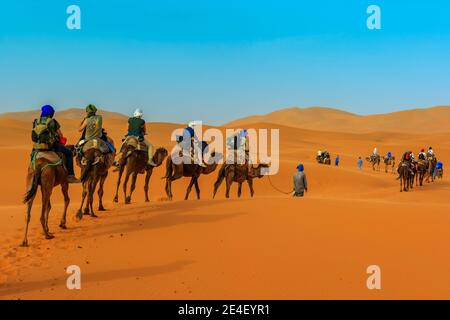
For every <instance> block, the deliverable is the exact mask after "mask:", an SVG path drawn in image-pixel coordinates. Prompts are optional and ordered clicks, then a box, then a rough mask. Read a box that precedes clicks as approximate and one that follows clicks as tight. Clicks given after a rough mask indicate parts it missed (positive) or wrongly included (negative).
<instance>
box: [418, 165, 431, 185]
mask: <svg viewBox="0 0 450 320" xmlns="http://www.w3.org/2000/svg"><path fill="white" fill-rule="evenodd" d="M428 166H429V162H428V160H419V161H417V162H416V171H417V173H416V186H417V185H420V186H423V180H424V178H425V176H426V175H427V174H428Z"/></svg>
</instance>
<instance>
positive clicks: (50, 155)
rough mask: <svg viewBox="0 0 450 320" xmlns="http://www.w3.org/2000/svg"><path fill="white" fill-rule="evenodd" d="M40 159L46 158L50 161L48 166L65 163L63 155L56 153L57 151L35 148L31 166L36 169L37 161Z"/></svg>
mask: <svg viewBox="0 0 450 320" xmlns="http://www.w3.org/2000/svg"><path fill="white" fill-rule="evenodd" d="M39 159H45V160H47V161H48V162H49V164H47V165H46V166H52V167H53V166H59V165H63V164H64V161H63V155H62V154H59V153H56V152H55V151H41V150H34V151H33V152H32V153H31V161H30V168H31V169H32V170H34V169H35V168H36V161H37V160H39Z"/></svg>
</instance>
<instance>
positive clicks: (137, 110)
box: [133, 108, 144, 118]
mask: <svg viewBox="0 0 450 320" xmlns="http://www.w3.org/2000/svg"><path fill="white" fill-rule="evenodd" d="M143 115H144V112H142V110H141V109H139V108H137V109H136V110H135V111H134V114H133V116H134V117H135V118H142V116H143Z"/></svg>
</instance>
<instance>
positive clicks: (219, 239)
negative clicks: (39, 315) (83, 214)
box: [0, 110, 450, 299]
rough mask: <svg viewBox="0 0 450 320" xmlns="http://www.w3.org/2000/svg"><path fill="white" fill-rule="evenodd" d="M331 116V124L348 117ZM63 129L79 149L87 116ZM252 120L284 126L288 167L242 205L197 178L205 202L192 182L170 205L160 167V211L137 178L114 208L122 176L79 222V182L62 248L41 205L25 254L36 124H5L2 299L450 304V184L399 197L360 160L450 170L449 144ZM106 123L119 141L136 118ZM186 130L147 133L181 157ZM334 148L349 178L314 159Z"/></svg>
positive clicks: (66, 121)
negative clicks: (73, 272) (403, 158)
mask: <svg viewBox="0 0 450 320" xmlns="http://www.w3.org/2000/svg"><path fill="white" fill-rule="evenodd" d="M310 112H312V111H310ZM321 112H323V113H326V114H327V117H328V118H329V119H331V118H333V117H338V116H346V115H345V114H344V113H342V114H341V113H339V112H337V113H336V112H335V111H327V110H322V111H321ZM61 114H62V112H61V113H58V115H61ZM336 114H337V115H336ZM403 115H404V114H403V113H400V114H398V116H399V119H402V116H403ZM352 117H353V116H352ZM386 117H392V115H386ZM58 119H59V120H60V122H61V124H62V126H63V131H64V133H65V134H66V135H67V136H68V138H69V142H70V143H73V142H76V140H77V138H78V133H76V127H77V125H78V123H79V119H78V118H76V117H75V119H74V117H73V116H67V117H64V116H61V117H59V118H58ZM250 120H252V121H250ZM250 120H247V121H248V122H246V123H247V127H252V128H278V129H280V139H281V146H280V158H281V167H280V171H279V173H278V174H277V175H275V176H272V177H270V179H269V178H268V177H264V178H262V179H258V180H256V181H255V191H256V194H255V197H254V198H250V197H249V192H248V188H247V186H244V187H243V195H242V198H241V199H237V196H236V193H237V187H236V185H233V187H232V192H231V199H225V197H224V193H225V188H224V186H221V188H220V190H219V193H218V196H217V197H216V199H214V200H213V199H212V185H213V183H214V181H215V179H216V173H213V174H211V175H208V176H202V177H201V178H200V188H201V197H202V200H200V201H198V200H194V199H195V195H194V194H192V195H191V198H190V200H189V201H183V200H182V199H183V197H184V192H185V190H186V187H187V184H188V180H187V179H182V180H179V181H176V182H174V196H175V198H174V201H171V202H170V201H167V200H166V199H165V192H164V181H163V180H161V177H162V176H163V175H164V167H163V166H161V167H159V168H157V169H155V171H154V174H153V176H152V179H151V181H150V200H151V201H150V203H144V202H143V200H144V198H143V190H142V188H143V176H140V177H139V179H138V185H137V190H136V192H135V194H134V196H133V204H131V205H124V204H123V196H122V194H121V193H120V201H121V202H120V203H119V204H114V203H112V201H111V200H112V196H113V192H114V188H115V182H116V174H115V173H112V172H111V174H110V176H109V178H108V180H107V183H106V190H105V192H106V193H105V200H106V206H107V209H108V211H106V212H101V213H98V214H99V218H97V219H91V218H83V220H82V221H80V222H77V221H75V220H74V215H75V212H76V210H77V208H78V205H79V201H80V196H81V188H80V186H79V185H77V186H71V188H70V196H71V199H72V202H71V205H70V208H69V213H68V214H69V221H68V230H60V229H59V228H58V222H59V218H60V215H61V213H62V197H61V194H60V191H59V189H55V190H54V195H53V204H54V205H53V209H52V212H51V214H50V216H51V219H50V229H51V231H53V232H54V233H55V236H56V238H55V239H54V240H51V241H47V240H44V239H43V236H42V233H41V227H40V223H39V214H40V212H39V209H40V206H39V201H40V199H39V198H40V196H38V197H37V199H36V205H35V207H34V209H33V215H32V221H31V230H30V237H29V240H30V247H29V248H21V247H19V246H18V245H19V244H20V243H21V238H22V236H23V227H24V216H25V208H24V206H23V205H22V204H21V202H20V201H21V197H22V194H23V192H24V181H23V180H24V177H25V171H26V168H27V164H28V155H29V152H30V142H29V133H30V121H29V119H27V120H24V119H23V118H19V119H14V118H11V117H6V116H4V117H0V134H1V136H2V137H3V138H4V139H3V141H2V143H1V144H0V152H1V157H0V165H1V167H2V168H4V170H2V175H3V181H5V182H7V183H8V184H7V188H4V190H3V191H2V194H1V196H0V197H1V206H0V239H1V241H0V248H1V250H0V252H1V258H0V298H3V299H17V298H21V299H27V298H37V299H40V298H52V299H92V298H106V299H108V298H111V299H119V298H121V299H169V298H172V299H196V298H203V299H213V298H217V299H220V298H224V299H226V298H243V299H297V298H306V299H308V298H325V299H332V298H344V299H346V298H358V299H369V298H373V299H390V298H430V299H431V298H438V299H440V298H450V288H449V287H448V283H449V282H450V275H449V274H448V269H449V267H450V256H449V255H448V254H447V250H446V245H447V243H448V242H449V241H450V235H449V233H448V232H447V229H448V225H449V223H450V216H449V215H448V212H449V209H450V203H449V201H448V199H449V194H450V180H449V179H448V178H447V177H445V178H444V180H441V181H437V182H435V183H429V184H426V185H425V186H424V187H421V188H417V189H414V191H412V192H408V193H400V192H399V185H398V182H397V181H396V179H395V177H396V176H395V175H394V174H392V173H387V174H386V173H384V171H383V170H381V171H380V172H374V171H372V169H371V168H369V167H368V165H367V163H365V164H364V168H363V171H361V172H360V171H358V170H357V168H356V159H357V157H358V156H365V155H369V153H370V152H371V150H372V149H373V147H374V146H377V147H378V148H379V149H380V151H381V152H383V153H385V152H387V151H388V150H390V151H392V152H393V153H394V155H396V156H398V155H400V154H401V152H403V151H404V150H405V149H407V148H408V149H412V150H419V148H421V147H427V146H428V145H433V147H434V149H435V151H436V153H437V154H438V156H439V158H440V159H442V160H443V161H444V163H448V161H449V160H450V142H449V141H448V139H446V137H447V136H446V134H444V133H438V132H436V133H434V132H431V131H427V132H424V133H422V132H413V133H402V132H391V133H387V132H386V131H389V130H385V129H386V128H385V127H382V128H381V129H380V130H378V131H377V130H375V131H372V130H370V131H371V132H365V133H362V132H359V131H356V132H354V133H349V132H339V128H336V127H333V130H334V131H333V130H331V129H330V128H327V130H322V128H323V127H320V128H315V129H318V130H312V129H311V128H309V129H308V128H298V127H296V126H292V125H291V123H284V122H283V125H279V124H275V123H272V122H271V121H269V123H267V122H263V120H260V119H256V120H258V121H255V119H250ZM287 120H289V119H287ZM287 120H286V119H285V121H287ZM311 121H312V120H311ZM329 121H331V120H329ZM399 121H400V120H399ZM442 121H444V120H442ZM105 126H106V129H107V130H108V133H109V134H110V135H111V136H112V137H113V138H114V139H115V140H116V142H119V141H120V139H121V137H122V136H123V134H124V132H125V129H126V121H125V119H121V118H115V117H111V118H109V117H105ZM178 127H181V125H178V124H168V123H149V124H148V128H149V129H150V130H149V131H150V132H149V138H150V140H151V141H152V142H153V143H154V144H155V145H157V146H164V147H166V148H171V147H172V145H173V142H171V141H170V139H169V136H170V133H171V132H172V131H173V130H174V129H175V128H178ZM222 129H223V128H222ZM325 148H326V149H328V150H329V151H330V152H331V153H332V156H333V157H334V156H335V155H336V154H339V155H340V156H341V166H340V167H339V168H336V167H334V166H323V165H319V164H316V163H315V160H314V157H315V153H316V151H317V149H325ZM299 162H302V163H304V164H305V167H306V173H307V176H308V179H309V183H310V187H309V192H308V193H307V195H306V197H305V198H303V199H293V198H292V197H290V196H289V195H286V194H283V193H282V192H280V191H283V192H288V191H290V190H291V188H292V186H291V179H292V174H293V173H294V171H295V167H296V165H297V164H298V163H299ZM5 169H6V170H5ZM77 172H79V170H78V168H77ZM277 190H280V191H277ZM72 264H76V265H79V266H80V267H81V270H82V290H79V291H77V290H75V291H71V290H67V288H66V286H65V283H66V279H67V274H66V273H65V268H67V266H69V265H72ZM371 264H377V265H379V266H380V267H381V269H382V290H381V291H370V290H368V289H367V288H366V279H367V274H366V268H367V266H369V265H371Z"/></svg>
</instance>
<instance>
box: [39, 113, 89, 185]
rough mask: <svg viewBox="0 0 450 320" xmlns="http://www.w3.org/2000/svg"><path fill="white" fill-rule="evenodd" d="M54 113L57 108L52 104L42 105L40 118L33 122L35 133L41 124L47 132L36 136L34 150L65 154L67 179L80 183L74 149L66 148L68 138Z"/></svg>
mask: <svg viewBox="0 0 450 320" xmlns="http://www.w3.org/2000/svg"><path fill="white" fill-rule="evenodd" d="M54 115H55V109H53V107H52V106H51V105H45V106H42V108H41V116H40V118H39V119H35V120H34V122H33V133H34V132H35V131H36V128H37V127H38V126H39V127H40V132H46V133H47V134H41V135H40V137H36V138H37V139H36V138H33V142H35V144H34V148H33V150H36V151H39V150H50V151H54V152H60V153H62V154H63V155H64V161H65V163H64V164H65V167H66V170H67V173H68V175H67V179H66V180H67V182H68V183H79V182H80V180H79V179H77V178H76V177H75V173H74V170H73V157H72V150H70V149H69V148H66V146H65V145H64V144H65V142H66V141H67V139H66V138H65V137H64V135H63V133H62V131H61V125H60V124H59V123H58V121H56V119H54V118H53V117H54ZM33 136H35V134H33ZM34 140H36V141H34Z"/></svg>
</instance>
